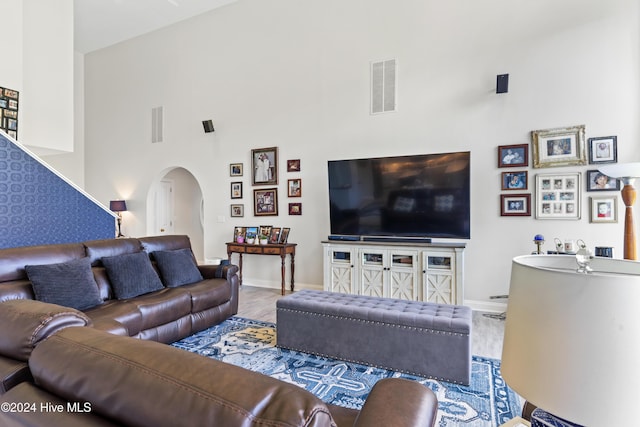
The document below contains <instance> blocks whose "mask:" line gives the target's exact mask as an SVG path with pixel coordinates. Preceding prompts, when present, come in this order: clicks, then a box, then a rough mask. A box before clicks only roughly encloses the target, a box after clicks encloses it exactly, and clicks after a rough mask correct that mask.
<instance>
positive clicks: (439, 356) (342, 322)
mask: <svg viewBox="0 0 640 427" xmlns="http://www.w3.org/2000/svg"><path fill="white" fill-rule="evenodd" d="M276 306H277V332H278V333H277V345H278V347H282V348H288V349H291V350H297V351H302V352H306V353H312V354H318V355H322V356H327V357H333V358H337V359H341V360H347V361H352V362H357V363H362V364H366V365H371V366H377V367H381V368H385V369H391V370H395V371H400V372H406V373H410V374H414V375H418V376H424V377H429V378H435V379H439V380H443V381H448V382H453V383H459V384H465V385H468V384H469V382H470V376H471V325H472V320H471V315H472V311H471V309H470V308H469V307H465V306H456V305H445V304H433V303H427V302H418V301H406V300H399V299H391V298H376V297H367V296H360V295H351V294H340V293H334V292H324V291H311V290H303V291H299V292H297V293H294V294H291V295H288V296H287V297H285V298H281V299H280V300H278V302H277V303H276Z"/></svg>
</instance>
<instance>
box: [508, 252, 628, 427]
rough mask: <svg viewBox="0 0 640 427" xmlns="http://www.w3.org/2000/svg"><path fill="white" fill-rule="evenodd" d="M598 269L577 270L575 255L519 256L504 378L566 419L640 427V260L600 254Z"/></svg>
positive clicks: (594, 262)
mask: <svg viewBox="0 0 640 427" xmlns="http://www.w3.org/2000/svg"><path fill="white" fill-rule="evenodd" d="M590 267H591V270H592V271H591V272H589V273H579V272H577V271H576V270H577V268H578V264H577V262H576V257H573V256H556V255H526V256H520V257H516V258H514V259H513V262H512V269H511V285H510V288H509V304H508V306H507V317H506V322H505V331H504V344H503V350H502V365H501V372H502V376H503V378H504V379H505V381H506V382H507V384H508V385H509V387H511V388H512V389H513V390H514V391H515V392H516V393H518V394H519V395H520V396H522V397H523V398H525V399H526V400H527V401H528V402H530V403H532V404H534V405H536V406H537V407H538V408H540V409H542V410H544V411H546V412H548V413H550V414H553V415H554V416H556V417H560V418H562V419H563V420H567V421H570V422H572V423H576V424H579V425H584V426H589V427H601V426H624V425H632V424H633V425H635V424H637V418H638V413H637V412H638V410H637V407H638V392H637V387H638V384H640V363H639V362H638V361H639V360H640V340H639V339H638V337H640V311H639V310H638V301H640V263H637V262H631V261H626V260H621V259H611V258H600V257H596V258H591V259H590ZM634 420H635V421H634ZM554 425H556V424H554ZM560 425H564V424H560Z"/></svg>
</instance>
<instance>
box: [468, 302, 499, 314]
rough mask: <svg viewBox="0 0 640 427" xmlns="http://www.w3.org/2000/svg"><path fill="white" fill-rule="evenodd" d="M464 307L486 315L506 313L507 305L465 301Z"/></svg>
mask: <svg viewBox="0 0 640 427" xmlns="http://www.w3.org/2000/svg"><path fill="white" fill-rule="evenodd" d="M464 305H466V306H468V307H471V309H472V310H475V311H484V312H487V313H504V312H505V311H507V303H505V302H490V301H476V300H465V301H464Z"/></svg>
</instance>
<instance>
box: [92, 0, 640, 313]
mask: <svg viewBox="0 0 640 427" xmlns="http://www.w3.org/2000/svg"><path fill="white" fill-rule="evenodd" d="M639 21H640V11H639V10H638V4H637V2H635V1H634V0H610V1H607V2H602V1H600V0H589V1H584V0H567V1H563V2H557V1H553V0H540V1H536V2H533V1H524V0H519V1H513V0H487V1H483V2H469V1H464V0H451V1H447V2H442V1H436V0H406V1H402V2H397V1H391V0H367V1H364V0H360V1H357V0H350V1H346V2H345V1H342V0H326V1H323V2H315V1H311V0H274V1H271V2H263V1H259V0H240V1H238V2H236V3H234V4H231V5H228V6H226V7H223V8H221V9H218V10H216V11H213V12H211V13H209V14H205V15H201V16H199V17H196V18H194V19H191V20H188V21H184V22H182V23H179V24H177V25H174V26H172V27H169V28H167V29H164V30H160V31H157V32H155V33H152V34H149V35H146V36H142V37H139V38H136V39H134V40H131V41H128V42H124V43H121V44H119V45H116V46H113V47H110V48H107V49H103V50H100V51H97V52H94V53H91V54H88V55H86V57H85V90H86V99H85V106H86V110H85V114H86V116H85V126H86V147H85V149H86V163H85V168H86V177H85V184H86V188H87V190H88V191H89V192H90V193H92V194H93V195H95V196H96V197H98V198H99V199H101V200H102V201H103V202H105V203H106V202H107V201H108V200H110V199H111V198H113V196H114V194H120V195H121V196H123V197H124V198H126V199H127V205H128V207H129V209H131V210H132V212H128V213H127V214H128V215H127V219H126V220H127V227H128V234H129V235H142V234H144V232H145V230H146V224H145V218H146V211H145V209H146V208H145V203H144V201H145V198H146V194H147V191H148V188H149V186H150V185H151V183H152V182H153V180H154V179H157V177H158V174H159V173H160V171H163V170H165V169H167V168H171V167H183V168H185V169H187V170H188V171H190V172H191V173H192V174H193V175H194V176H195V178H196V179H197V180H198V182H200V183H201V185H202V192H203V195H204V198H205V216H206V218H205V236H204V245H205V256H206V257H214V256H224V255H225V246H224V243H225V242H226V241H229V240H230V239H231V237H232V233H233V227H234V226H238V225H242V226H246V225H262V224H272V225H276V226H287V227H291V230H292V231H291V235H290V240H291V241H294V242H296V243H298V245H299V246H298V253H297V256H296V266H297V268H296V282H297V283H298V284H300V285H320V284H321V283H322V253H321V246H320V241H321V240H323V239H326V237H327V235H328V234H329V222H328V209H329V208H328V190H327V165H326V162H327V160H329V159H342V158H354V157H367V156H386V155H405V154H418V153H432V152H446V151H458V150H470V151H471V153H472V224H471V230H472V238H471V240H470V241H469V242H468V246H467V248H468V249H467V251H466V266H465V267H466V268H465V272H466V289H465V300H467V301H468V302H469V303H475V304H476V305H482V302H487V304H489V303H488V297H489V296H490V295H493V294H503V293H505V292H506V291H507V287H508V280H509V272H510V260H511V258H512V257H513V256H515V255H519V254H522V253H528V252H530V251H532V250H533V249H534V245H533V243H532V238H533V236H534V235H535V234H537V233H541V234H543V235H545V236H546V237H547V240H548V241H549V243H547V245H545V248H546V249H549V248H551V246H552V245H551V243H550V242H551V241H552V240H553V238H554V237H559V238H562V239H564V238H576V239H577V238H582V239H584V240H585V241H586V242H587V243H588V244H589V246H591V247H593V246H596V245H611V246H615V248H616V252H617V254H618V255H621V253H622V223H618V224H597V225H596V224H590V223H589V220H588V196H590V194H587V193H584V192H583V194H582V201H583V204H582V205H583V206H582V207H583V215H582V219H581V220H579V221H558V220H536V219H535V218H534V217H531V218H520V217H519V218H513V217H511V218H506V217H500V214H499V212H500V209H499V195H500V194H501V191H500V173H501V172H502V171H504V169H498V168H497V165H496V163H497V161H496V160H497V154H496V153H497V146H498V145H505V144H521V143H528V142H530V131H531V130H534V129H547V128H554V127H564V126H572V125H579V124H585V125H586V129H587V137H595V136H608V135H617V137H618V156H619V159H620V161H638V160H640V149H639V145H638V142H637V141H638V139H639V138H640V132H639V129H638V120H637V118H638V116H639V113H640V103H639V100H640V87H639V84H638V83H639V79H638V75H639V72H640V66H639V58H638V53H639V52H640V43H639V42H640V36H639V31H638V30H639ZM388 58H397V60H398V73H399V89H398V90H399V94H398V111H397V112H395V113H390V114H383V115H375V116H371V115H369V114H368V106H369V62H370V61H372V60H380V59H388ZM502 73H509V74H510V87H509V93H508V94H502V95H496V94H495V80H496V75H497V74H502ZM156 106H164V110H165V142H163V143H159V144H151V142H150V141H151V130H150V129H151V109H152V108H153V107H156ZM205 119H213V121H214V125H215V128H216V132H215V133H213V134H204V133H203V130H202V124H201V121H202V120H205ZM272 146H277V147H278V148H279V153H280V164H279V167H280V177H279V185H278V188H279V196H280V203H279V209H280V215H279V216H277V217H254V216H253V215H252V204H253V200H252V187H251V180H250V176H249V174H248V171H249V169H250V150H251V149H252V148H263V147H272ZM296 158H299V159H301V163H302V170H301V172H300V173H296V174H293V173H286V166H285V165H286V163H285V162H286V160H287V159H296ZM236 162H242V163H244V167H245V176H244V177H243V179H242V180H243V182H244V199H243V200H242V202H243V203H244V204H245V217H244V218H240V219H236V218H233V219H231V218H229V205H230V204H231V203H232V202H233V203H236V202H237V200H233V201H232V200H231V199H230V194H229V191H230V189H229V184H230V182H231V181H232V180H233V181H235V180H236V179H234V178H230V177H229V172H228V170H229V164H230V163H236ZM592 168H593V167H589V166H584V167H566V168H553V169H551V168H550V169H532V168H529V174H530V181H531V183H530V187H529V190H528V192H530V193H533V186H532V185H531V184H532V183H533V182H534V181H535V174H537V173H562V172H568V171H580V172H584V171H585V170H587V169H592ZM296 177H300V178H302V190H303V191H302V194H303V197H302V198H301V199H288V198H287V197H286V180H287V179H288V178H296ZM129 200H131V202H129ZM292 201H295V202H298V201H300V202H302V204H303V215H302V216H288V215H287V212H286V211H287V205H288V202H292ZM621 206H622V205H621ZM222 219H224V222H220V221H221V220H222ZM244 264H245V265H244V266H245V271H244V273H245V274H244V278H245V282H246V283H252V284H258V285H267V286H279V274H280V269H279V268H277V267H278V265H277V264H278V261H277V260H276V259H273V258H269V257H255V256H253V257H247V258H246V259H245V263H244Z"/></svg>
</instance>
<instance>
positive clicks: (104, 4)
mask: <svg viewBox="0 0 640 427" xmlns="http://www.w3.org/2000/svg"><path fill="white" fill-rule="evenodd" d="M234 1H236V0H74V24H75V34H74V37H75V40H74V44H75V46H74V49H75V50H76V51H78V52H80V53H89V52H91V51H94V50H97V49H102V48H104V47H107V46H111V45H113V44H116V43H119V42H121V41H124V40H128V39H130V38H133V37H137V36H140V35H142V34H145V33H148V32H151V31H154V30H157V29H159V28H162V27H166V26H168V25H171V24H174V23H176V22H179V21H182V20H185V19H188V18H191V17H193V16H196V15H200V14H202V13H205V12H208V11H210V10H212V9H216V8H218V7H221V6H224V5H226V4H229V3H233V2H234Z"/></svg>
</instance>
